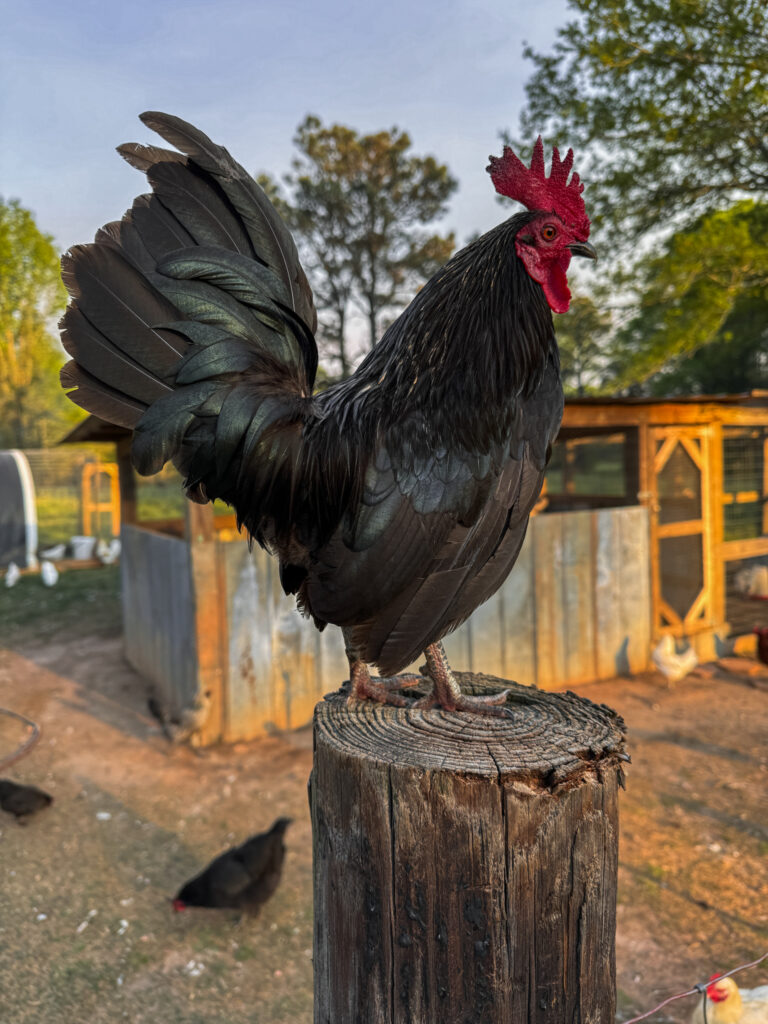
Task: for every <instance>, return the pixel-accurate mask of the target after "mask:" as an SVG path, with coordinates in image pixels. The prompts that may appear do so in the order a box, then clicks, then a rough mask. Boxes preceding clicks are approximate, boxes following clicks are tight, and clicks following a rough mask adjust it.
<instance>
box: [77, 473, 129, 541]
mask: <svg viewBox="0 0 768 1024" xmlns="http://www.w3.org/2000/svg"><path fill="white" fill-rule="evenodd" d="M105 478H106V488H107V490H108V494H109V496H108V498H107V499H106V500H104V499H103V498H102V497H101V495H102V490H103V488H104V482H105ZM81 486H82V495H83V498H82V501H83V534H84V535H85V536H86V537H95V536H98V534H99V521H100V518H101V515H102V513H106V514H107V515H108V516H109V522H110V536H111V537H119V536H120V480H119V470H118V467H117V466H116V465H115V463H114V462H101V461H99V462H86V464H85V465H84V466H83V474H82V485H81Z"/></svg>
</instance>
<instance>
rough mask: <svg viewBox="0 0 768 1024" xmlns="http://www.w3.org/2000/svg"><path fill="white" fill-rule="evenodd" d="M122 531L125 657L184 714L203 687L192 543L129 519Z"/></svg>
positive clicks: (166, 702)
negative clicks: (200, 684)
mask: <svg viewBox="0 0 768 1024" xmlns="http://www.w3.org/2000/svg"><path fill="white" fill-rule="evenodd" d="M120 536H121V540H122V557H121V559H120V562H121V567H122V593H123V635H124V643H125V656H126V658H127V660H128V661H129V662H130V664H131V665H133V667H134V668H135V669H136V670H137V671H138V672H140V673H141V675H143V676H145V677H146V678H147V679H149V680H150V681H151V682H152V683H154V685H155V687H156V688H157V693H158V697H159V698H160V700H161V702H162V704H163V707H164V708H165V709H166V710H167V711H169V712H170V713H171V714H172V715H173V714H179V712H180V711H181V710H182V709H183V708H184V707H188V706H190V705H191V704H192V702H193V701H194V699H195V696H196V694H197V689H198V680H197V640H196V636H195V615H194V599H193V594H192V586H191V571H190V549H189V545H188V544H187V543H186V541H184V540H180V539H178V538H176V537H169V536H166V535H164V534H160V533H154V532H151V531H149V530H143V529H141V528H140V527H136V526H130V525H128V524H124V525H123V528H122V531H121V534H120Z"/></svg>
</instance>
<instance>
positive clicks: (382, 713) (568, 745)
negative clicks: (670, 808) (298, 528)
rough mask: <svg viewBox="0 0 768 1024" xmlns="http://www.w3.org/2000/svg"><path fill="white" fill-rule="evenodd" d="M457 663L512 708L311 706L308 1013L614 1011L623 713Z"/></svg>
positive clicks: (530, 1015)
mask: <svg viewBox="0 0 768 1024" xmlns="http://www.w3.org/2000/svg"><path fill="white" fill-rule="evenodd" d="M457 676H458V678H459V681H460V683H461V685H462V689H463V690H465V691H467V692H475V693H482V692H489V691H490V690H496V689H499V688H500V687H502V686H511V687H512V691H513V692H512V694H511V696H510V704H511V705H512V707H513V710H514V712H515V715H514V718H512V719H509V720H502V719H498V718H481V717H479V716H473V715H467V714H456V713H451V714H449V713H445V712H442V711H435V710H430V711H417V710H412V709H401V708H392V707H384V706H382V705H379V704H374V703H366V704H360V705H357V706H355V707H349V706H348V705H347V704H346V698H345V696H344V694H343V693H339V694H333V695H331V696H329V697H326V699H325V701H324V702H323V703H320V704H318V706H317V708H316V709H315V721H314V739H315V757H314V768H313V772H312V778H311V780H310V804H311V809H312V832H313V859H314V898H315V938H314V964H315V1016H314V1019H315V1024H502V1022H503V1024H566V1022H567V1024H613V1022H614V1019H615V924H616V871H617V850H618V801H617V786H618V785H619V784H621V783H622V782H623V773H622V768H621V764H622V760H624V759H625V758H626V755H625V754H624V736H625V731H624V723H623V721H622V720H621V718H619V717H618V715H616V714H615V712H613V711H611V709H610V708H608V707H606V706H605V705H596V704H593V703H592V702H590V701H588V700H586V699H584V698H581V697H577V696H576V695H575V694H572V693H566V694H553V693H545V692H542V691H539V690H535V689H532V688H529V687H524V686H519V685H517V684H516V683H509V682H507V681H505V680H501V679H496V678H495V677H489V676H479V675H472V674H469V673H457Z"/></svg>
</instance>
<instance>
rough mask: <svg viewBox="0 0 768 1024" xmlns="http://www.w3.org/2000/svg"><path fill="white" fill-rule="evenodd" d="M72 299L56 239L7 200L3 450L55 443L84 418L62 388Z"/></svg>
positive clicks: (1, 233)
mask: <svg viewBox="0 0 768 1024" xmlns="http://www.w3.org/2000/svg"><path fill="white" fill-rule="evenodd" d="M65 301H66V292H65V290H64V286H63V285H62V283H61V278H60V276H59V257H58V254H57V252H56V249H55V247H54V244H53V239H52V238H51V237H50V236H49V235H45V234H43V233H42V232H41V231H40V230H39V229H38V227H37V225H36V224H35V220H34V217H33V216H32V214H31V213H30V212H29V210H25V209H23V207H22V206H21V205H20V204H19V202H18V200H15V199H12V200H10V201H4V200H3V199H2V198H0V448H7V447H27V448H36V447H44V446H46V445H49V444H53V443H55V442H56V441H57V440H58V439H59V437H60V436H61V434H62V433H63V432H64V431H65V430H66V427H67V425H69V424H71V423H73V422H75V421H76V420H77V419H78V418H79V414H78V411H77V410H76V409H75V407H74V406H72V405H71V403H70V402H68V401H67V399H66V398H65V397H64V393H63V392H62V390H61V387H60V386H59V376H58V371H59V368H60V366H61V364H62V363H63V362H64V357H63V353H62V351H61V349H60V347H59V346H58V344H57V342H56V341H55V340H54V334H53V331H54V330H55V321H56V318H57V316H58V315H59V314H60V313H61V312H62V311H63V309H64V304H65Z"/></svg>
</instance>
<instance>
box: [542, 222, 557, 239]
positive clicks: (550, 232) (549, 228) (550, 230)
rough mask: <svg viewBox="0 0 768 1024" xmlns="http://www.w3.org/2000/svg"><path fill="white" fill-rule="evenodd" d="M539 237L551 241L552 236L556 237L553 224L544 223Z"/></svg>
mask: <svg viewBox="0 0 768 1024" xmlns="http://www.w3.org/2000/svg"><path fill="white" fill-rule="evenodd" d="M541 237H542V238H543V239H544V241H545V242H551V241H552V239H553V238H556V237H557V228H556V227H555V225H554V224H545V225H544V227H543V228H542V229H541Z"/></svg>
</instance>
